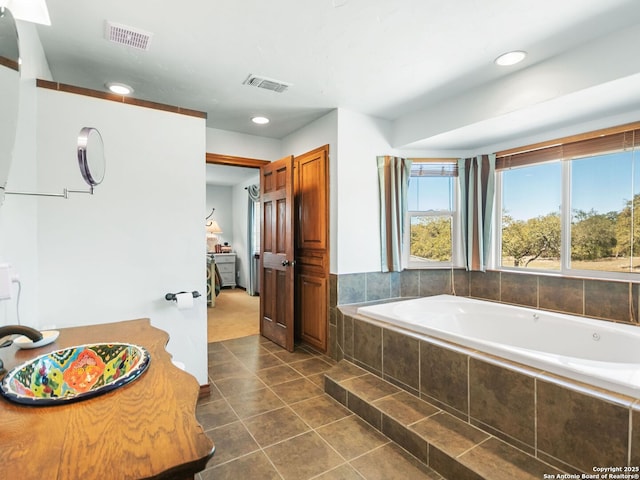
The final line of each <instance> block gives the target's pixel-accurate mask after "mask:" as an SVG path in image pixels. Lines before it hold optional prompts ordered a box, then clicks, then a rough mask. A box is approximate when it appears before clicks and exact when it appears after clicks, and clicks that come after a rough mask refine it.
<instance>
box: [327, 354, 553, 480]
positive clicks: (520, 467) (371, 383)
mask: <svg viewBox="0 0 640 480" xmlns="http://www.w3.org/2000/svg"><path fill="white" fill-rule="evenodd" d="M324 388H325V392H326V393H327V394H329V395H330V396H331V397H333V398H334V399H335V400H337V401H338V402H340V403H341V404H342V405H344V406H345V407H347V408H348V409H349V410H350V411H352V412H353V413H355V414H356V415H358V416H360V417H361V418H362V419H364V420H365V421H366V422H368V423H369V424H371V425H372V426H373V427H374V428H376V429H378V430H379V431H380V432H381V433H383V434H384V435H386V436H387V437H388V438H390V439H391V440H392V441H394V442H395V443H396V444H398V445H399V446H400V447H402V448H404V449H405V450H407V451H408V452H409V453H410V454H411V455H413V456H414V457H415V458H417V459H418V460H419V461H420V462H422V463H423V464H425V465H427V466H428V467H430V468H431V469H433V470H435V471H436V472H437V473H438V474H440V475H442V476H443V477H444V478H447V479H451V480H453V479H455V480H479V479H487V480H502V479H504V480H539V479H541V478H553V477H551V475H555V478H558V475H559V474H564V473H565V472H563V471H561V470H559V469H558V468H556V467H553V466H551V465H549V464H547V463H545V462H543V461H541V460H539V459H537V458H535V457H534V456H532V455H529V454H528V453H526V452H523V451H521V450H519V449H517V448H515V447H513V446H511V445H509V444H508V443H506V442H504V441H502V440H501V439H498V438H497V437H495V436H493V435H491V434H489V433H486V432H484V431H483V430H481V429H479V428H477V427H475V426H473V425H471V424H470V423H468V422H465V421H463V420H461V419H460V418H458V417H456V416H454V415H451V414H450V413H447V412H446V411H444V410H442V409H440V408H438V407H436V406H434V405H432V404H430V403H428V402H426V401H424V400H422V399H420V398H418V397H416V396H415V395H412V394H410V393H408V392H406V391H405V390H402V389H400V388H398V387H396V386H395V385H393V384H391V383H389V382H387V381H385V380H383V379H382V378H380V377H378V376H376V375H374V374H372V373H370V372H368V371H367V370H364V369H362V368H360V367H358V366H357V365H354V364H353V363H351V362H349V361H347V360H341V361H340V362H338V364H337V365H335V366H334V367H332V368H331V369H330V370H328V371H327V372H325V378H324ZM545 474H547V475H549V476H547V477H545Z"/></svg>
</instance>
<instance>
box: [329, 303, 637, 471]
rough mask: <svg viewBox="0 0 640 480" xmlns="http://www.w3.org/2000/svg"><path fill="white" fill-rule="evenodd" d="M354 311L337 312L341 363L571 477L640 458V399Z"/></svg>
mask: <svg viewBox="0 0 640 480" xmlns="http://www.w3.org/2000/svg"><path fill="white" fill-rule="evenodd" d="M355 309H356V307H355V306H343V307H340V308H339V309H338V310H339V314H338V315H337V321H338V330H341V331H342V332H343V336H342V337H341V338H338V339H336V349H337V351H338V352H339V355H340V358H338V360H342V359H345V360H347V361H349V362H352V363H353V364H354V365H356V366H357V367H360V368H362V369H363V370H365V371H367V372H369V373H370V374H373V375H376V376H377V377H380V378H382V379H384V380H386V381H388V382H389V383H390V384H393V385H394V386H397V387H399V389H402V390H404V391H406V392H409V393H411V394H414V395H416V396H418V397H419V398H421V399H423V400H425V401H427V402H429V403H430V404H432V405H433V406H435V407H437V408H439V409H441V410H442V411H444V412H447V413H449V414H450V415H452V416H453V417H455V418H458V419H459V420H461V421H463V422H465V423H466V424H468V425H470V426H473V427H475V428H478V429H480V430H482V431H483V432H486V433H487V434H488V435H491V436H492V437H495V438H497V439H500V440H501V441H504V442H506V443H507V444H509V445H512V446H514V447H516V448H518V449H519V450H520V451H523V452H525V453H527V454H529V455H532V456H534V457H536V458H538V459H541V460H544V461H545V462H547V463H550V464H552V465H554V466H557V467H558V468H560V469H564V470H566V471H569V472H572V471H575V472H584V473H591V472H592V468H593V467H594V466H600V465H615V466H626V465H634V463H629V459H638V458H639V457H640V439H639V437H640V436H639V435H638V434H637V432H636V431H635V429H633V428H632V426H636V427H637V425H638V424H640V399H638V398H631V397H627V396H624V395H620V394H616V393H613V392H609V391H606V390H602V389H597V388H593V387H590V386H589V385H584V384H581V383H578V382H574V381H571V380H568V379H565V378H561V377H558V376H555V375H550V374H547V373H545V372H543V371H541V370H538V369H534V368H530V367H526V366H523V365H519V364H516V363H513V362H509V361H505V360H502V359H500V358H497V357H494V356H491V355H486V354H483V353H481V352H478V351H474V350H471V349H466V348H463V347H461V346H458V345H454V344H451V343H448V342H445V341H440V340H437V339H429V337H421V336H419V335H416V334H412V333H409V332H406V331H402V330H401V329H397V328H393V327H390V328H387V327H386V326H384V324H383V323H381V322H376V321H370V320H368V319H365V318H364V317H362V316H359V315H356V313H355ZM340 323H342V324H343V325H342V327H340ZM347 332H350V333H347ZM358 332H367V333H366V335H363V336H358V335H357V333H358ZM398 352H402V354H401V356H400V357H398ZM416 359H418V360H417V361H416ZM398 361H400V362H411V364H412V366H413V369H409V368H401V369H399V368H398V366H397V362H398ZM415 385H417V386H418V388H417V389H416V387H415ZM354 403H357V400H356V401H355V402H354ZM358 408H359V409H360V410H361V411H362V412H365V414H366V415H367V416H368V417H367V416H365V415H363V418H365V419H366V418H372V417H374V418H375V413H372V412H371V411H368V412H367V407H366V406H365V405H359V406H358ZM635 461H636V462H637V460H635ZM636 465H637V463H636Z"/></svg>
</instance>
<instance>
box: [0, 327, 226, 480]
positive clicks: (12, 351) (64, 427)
mask: <svg viewBox="0 0 640 480" xmlns="http://www.w3.org/2000/svg"><path fill="white" fill-rule="evenodd" d="M168 340H169V336H168V334H167V333H166V332H164V331H162V330H159V329H157V328H154V327H152V326H151V324H150V322H149V320H148V319H140V320H131V321H124V322H118V323H109V324H101V325H90V326H86V327H74V328H65V329H61V330H60V336H59V337H58V339H57V340H56V341H55V342H54V343H53V344H51V345H47V346H44V347H41V348H37V349H33V350H19V349H17V348H16V347H15V346H11V347H7V348H4V349H0V357H1V358H2V360H3V361H4V365H5V368H6V369H7V370H11V369H12V368H13V367H14V366H16V365H19V364H21V363H23V362H26V361H27V360H29V359H31V358H34V357H37V356H39V355H42V354H44V353H48V352H51V351H55V350H59V349H61V348H66V347H70V346H73V345H81V344H85V343H104V342H127V343H134V344H136V345H140V346H142V347H144V348H146V349H147V350H148V351H149V353H150V355H151V363H150V364H149V367H148V368H147V370H146V371H145V372H144V373H143V374H142V375H141V376H140V377H139V378H137V379H135V380H134V381H133V382H131V383H129V384H127V385H125V386H123V387H120V388H118V389H116V390H114V391H111V392H108V393H105V394H103V395H99V396H97V397H94V398H91V399H87V400H81V401H78V402H75V403H72V404H68V405H54V406H43V407H32V406H24V405H18V404H15V403H11V402H9V401H8V400H7V399H5V398H4V397H0V465H1V466H2V472H3V474H2V476H3V478H21V479H25V480H29V479H43V478H48V479H59V480H75V479H85V480H89V479H106V478H112V479H119V480H124V479H141V478H144V479H172V480H173V479H185V480H186V479H193V478H194V475H195V474H196V473H197V472H199V471H200V470H203V469H204V468H205V466H206V463H207V460H209V458H210V457H211V455H212V454H213V451H214V445H213V442H212V441H211V440H210V439H209V438H208V437H207V435H206V434H205V433H204V430H203V429H202V427H201V426H200V424H198V422H197V421H196V417H195V408H196V401H197V398H198V392H199V386H198V382H197V381H196V379H195V378H194V377H192V376H191V375H189V374H188V373H186V372H184V371H182V370H180V369H178V368H177V367H175V366H174V365H173V364H172V362H171V357H170V355H169V354H168V353H167V351H166V350H165V346H166V344H167V342H168ZM5 476H6V477H5Z"/></svg>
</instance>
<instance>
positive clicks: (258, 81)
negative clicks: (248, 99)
mask: <svg viewBox="0 0 640 480" xmlns="http://www.w3.org/2000/svg"><path fill="white" fill-rule="evenodd" d="M242 84H243V85H249V86H251V87H258V88H264V89H265V90H272V91H274V92H278V93H282V92H284V91H285V90H287V89H288V88H289V87H290V86H291V83H286V82H281V81H280V80H274V79H273V78H267V77H259V76H257V75H253V74H249V76H248V77H247V78H246V80H245V81H244V82H242Z"/></svg>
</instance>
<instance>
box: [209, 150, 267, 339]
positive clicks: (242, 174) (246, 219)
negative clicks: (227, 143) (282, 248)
mask: <svg viewBox="0 0 640 480" xmlns="http://www.w3.org/2000/svg"><path fill="white" fill-rule="evenodd" d="M206 161H207V165H206V169H207V175H206V178H207V186H206V188H207V195H206V197H207V198H206V205H207V212H212V215H210V217H211V218H208V219H207V223H210V222H211V221H212V220H213V221H215V223H216V224H217V227H218V228H216V229H215V230H216V231H215V232H209V233H208V237H209V238H208V239H207V294H208V298H207V300H208V301H207V304H208V305H207V341H208V343H211V342H217V341H222V340H229V339H234V338H241V337H246V336H249V335H256V334H259V333H260V323H259V321H260V297H259V296H258V295H259V288H257V287H258V285H257V284H256V282H255V281H254V278H255V271H256V270H257V269H256V267H255V262H256V261H257V260H256V259H255V258H254V254H255V252H256V251H257V252H258V253H259V243H256V240H255V239H256V235H257V238H259V237H260V218H259V214H258V215H256V212H255V208H254V207H253V208H252V203H255V202H251V201H250V200H249V195H248V191H247V189H248V187H250V186H252V185H256V184H259V183H260V173H259V172H260V169H259V168H260V166H261V165H263V164H267V163H269V162H268V161H263V160H256V159H247V158H240V157H231V156H227V155H218V154H211V153H207V156H206ZM252 214H253V215H252ZM209 230H211V229H209ZM216 245H217V247H216ZM216 270H217V272H216Z"/></svg>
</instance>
